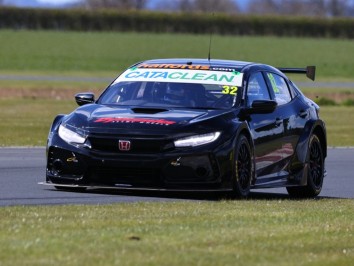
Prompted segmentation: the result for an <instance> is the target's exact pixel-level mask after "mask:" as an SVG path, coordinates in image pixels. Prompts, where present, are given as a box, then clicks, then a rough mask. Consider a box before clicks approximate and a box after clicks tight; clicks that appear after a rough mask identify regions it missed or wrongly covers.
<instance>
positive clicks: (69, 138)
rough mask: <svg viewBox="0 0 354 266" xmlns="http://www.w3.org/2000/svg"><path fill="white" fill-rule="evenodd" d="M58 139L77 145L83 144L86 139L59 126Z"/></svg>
mask: <svg viewBox="0 0 354 266" xmlns="http://www.w3.org/2000/svg"><path fill="white" fill-rule="evenodd" d="M58 133H59V137H61V138H62V139H63V140H65V141H66V142H68V143H78V144H82V143H84V142H85V140H86V138H85V137H83V136H81V135H79V134H78V133H76V132H74V131H72V130H70V129H68V128H66V127H65V126H63V125H60V126H59V132H58Z"/></svg>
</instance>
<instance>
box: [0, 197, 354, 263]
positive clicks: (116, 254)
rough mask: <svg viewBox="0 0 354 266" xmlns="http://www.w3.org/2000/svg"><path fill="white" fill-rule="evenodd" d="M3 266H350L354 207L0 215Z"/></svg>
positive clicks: (87, 209)
mask: <svg viewBox="0 0 354 266" xmlns="http://www.w3.org/2000/svg"><path fill="white" fill-rule="evenodd" d="M0 217H1V219H0V246H1V248H0V264H1V265H212V266H215V265H296V266H298V265H319V266H320V265H321V266H326V265H328V266H332V265H336V266H339V265H343V266H344V265H345V266H346V265H351V264H352V262H353V261H354V233H353V232H354V203H353V201H352V200H340V199H321V200H303V201H301V200H300V201H298V200H280V199H274V200H269V199H268V200H251V201H217V202H205V201H204V202H202V201H200V202H198V201H197V202H188V201H184V202H169V203H167V202H165V203H164V202H159V203H156V202H155V203H134V204H132V203H130V204H124V203H122V204H114V205H104V206H88V205H78V206H56V207H54V206H32V207H29V206H27V207H21V206H19V207H8V208H0Z"/></svg>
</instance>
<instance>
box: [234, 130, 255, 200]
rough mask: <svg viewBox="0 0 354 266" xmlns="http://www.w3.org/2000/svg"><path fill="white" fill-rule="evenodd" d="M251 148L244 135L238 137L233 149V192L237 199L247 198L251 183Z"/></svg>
mask: <svg viewBox="0 0 354 266" xmlns="http://www.w3.org/2000/svg"><path fill="white" fill-rule="evenodd" d="M252 169H253V168H252V153H251V147H250V144H249V142H248V140H247V138H246V137H245V136H244V135H240V136H239V138H238V140H237V143H236V149H235V158H234V174H233V191H234V195H235V196H236V197H237V198H247V197H248V195H249V193H250V188H251V181H252Z"/></svg>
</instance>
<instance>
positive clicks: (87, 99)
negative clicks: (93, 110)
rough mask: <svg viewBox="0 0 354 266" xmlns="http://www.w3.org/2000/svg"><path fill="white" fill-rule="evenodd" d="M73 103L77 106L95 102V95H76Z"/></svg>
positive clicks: (88, 93) (90, 93) (86, 93)
mask: <svg viewBox="0 0 354 266" xmlns="http://www.w3.org/2000/svg"><path fill="white" fill-rule="evenodd" d="M75 101H76V103H77V104H78V105H79V106H82V105H85V104H89V103H93V102H95V95H94V94H93V93H92V92H84V93H78V94H76V95H75Z"/></svg>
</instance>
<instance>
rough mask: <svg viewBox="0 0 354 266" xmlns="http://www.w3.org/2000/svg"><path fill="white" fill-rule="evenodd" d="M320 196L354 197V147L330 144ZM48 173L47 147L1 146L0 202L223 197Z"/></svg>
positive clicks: (266, 195) (280, 195)
mask: <svg viewBox="0 0 354 266" xmlns="http://www.w3.org/2000/svg"><path fill="white" fill-rule="evenodd" d="M326 168H327V173H328V174H327V176H326V178H325V181H324V187H323V190H322V192H321V194H320V198H321V197H330V198H352V199H354V148H329V149H328V158H327V161H326ZM44 176H45V149H44V148H0V206H12V205H51V204H110V203H123V202H139V201H140V202H141V201H177V200H220V199H221V198H223V196H224V195H220V194H218V193H207V194H205V193H204V194H200V193H166V192H124V191H96V190H89V191H87V192H82V193H76V192H66V191H58V190H56V189H54V188H52V187H48V186H43V185H38V182H42V181H44ZM251 198H255V199H286V198H288V195H287V193H286V190H285V189H284V188H279V189H268V190H254V191H253V192H252V193H251Z"/></svg>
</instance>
